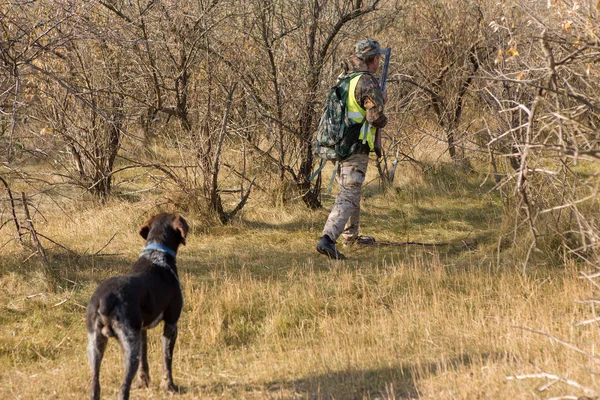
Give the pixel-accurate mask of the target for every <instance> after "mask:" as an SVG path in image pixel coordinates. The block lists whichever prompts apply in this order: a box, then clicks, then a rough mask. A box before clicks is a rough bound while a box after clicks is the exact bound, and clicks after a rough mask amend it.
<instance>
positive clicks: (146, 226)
mask: <svg viewBox="0 0 600 400" xmlns="http://www.w3.org/2000/svg"><path fill="white" fill-rule="evenodd" d="M152 220H154V217H150V218H149V219H148V221H146V222H144V225H142V226H140V236H141V237H143V238H144V240H146V239H148V233H150V225H152Z"/></svg>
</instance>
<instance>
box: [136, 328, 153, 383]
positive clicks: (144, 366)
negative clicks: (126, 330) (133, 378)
mask: <svg viewBox="0 0 600 400" xmlns="http://www.w3.org/2000/svg"><path fill="white" fill-rule="evenodd" d="M140 352H141V360H140V368H139V370H138V378H137V382H136V384H135V386H136V387H138V388H147V387H148V386H149V385H150V368H149V367H148V331H147V330H146V329H142V334H141V343H140Z"/></svg>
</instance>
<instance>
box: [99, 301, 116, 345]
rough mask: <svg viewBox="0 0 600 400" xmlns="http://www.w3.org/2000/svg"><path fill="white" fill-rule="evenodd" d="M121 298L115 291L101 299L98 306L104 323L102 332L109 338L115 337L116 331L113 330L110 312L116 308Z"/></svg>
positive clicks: (102, 323)
mask: <svg viewBox="0 0 600 400" xmlns="http://www.w3.org/2000/svg"><path fill="white" fill-rule="evenodd" d="M118 300H119V299H118V298H117V296H116V295H115V294H114V293H109V294H108V296H105V297H103V298H101V299H100V305H99V306H98V314H99V315H100V323H101V325H102V334H103V335H104V336H106V337H108V338H110V337H115V331H113V329H112V327H111V324H110V314H111V313H112V310H113V309H114V308H115V305H116V304H117V301H118Z"/></svg>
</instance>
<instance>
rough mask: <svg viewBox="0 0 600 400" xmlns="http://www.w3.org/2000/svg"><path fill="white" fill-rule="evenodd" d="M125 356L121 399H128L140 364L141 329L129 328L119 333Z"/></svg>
mask: <svg viewBox="0 0 600 400" xmlns="http://www.w3.org/2000/svg"><path fill="white" fill-rule="evenodd" d="M118 336H119V340H120V342H121V346H122V347H123V357H124V358H125V379H124V380H123V384H122V385H121V390H120V392H119V400H128V399H129V391H130V390H131V382H132V381H133V378H134V377H135V374H136V372H137V370H138V367H139V365H140V350H141V336H142V335H141V329H140V330H137V329H133V328H127V329H123V331H121V332H119V333H118Z"/></svg>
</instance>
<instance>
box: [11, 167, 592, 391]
mask: <svg viewBox="0 0 600 400" xmlns="http://www.w3.org/2000/svg"><path fill="white" fill-rule="evenodd" d="M447 178H448V177H447V176H446V175H444V171H443V170H436V171H431V172H430V173H429V175H427V176H423V177H422V181H421V182H420V183H419V184H414V185H410V184H408V183H404V184H403V185H402V186H401V187H399V188H398V189H397V190H394V191H388V192H386V193H382V192H380V191H378V189H377V188H376V187H375V186H374V185H375V184H372V185H370V186H368V187H367V190H366V195H365V199H364V203H363V208H364V213H363V228H364V231H365V233H367V234H375V235H376V236H377V237H378V239H380V240H394V241H403V240H407V239H410V240H415V241H421V242H438V243H441V242H443V243H445V245H442V246H437V247H419V246H397V247H375V248H365V249H346V250H345V252H346V253H347V256H348V258H349V259H348V260H347V261H345V262H336V261H329V260H327V259H325V258H323V257H322V256H320V255H319V254H317V253H316V251H314V245H315V244H316V240H317V238H318V236H319V235H320V230H321V228H322V224H323V223H324V221H325V218H326V216H327V210H319V211H307V210H306V209H305V208H304V207H302V206H300V205H293V204H292V205H288V206H286V207H283V206H279V207H277V206H272V205H271V204H269V203H265V202H261V201H260V200H261V199H259V198H255V199H254V201H253V202H252V203H250V204H249V206H248V208H247V209H246V210H245V211H244V213H243V215H242V216H241V219H240V220H237V221H236V222H234V223H233V224H231V225H228V226H215V225H209V224H207V223H206V221H204V220H202V219H201V218H198V217H196V216H194V215H185V217H186V218H187V219H188V220H189V221H190V223H191V225H192V231H191V234H190V237H189V240H188V244H187V246H186V247H184V248H182V249H181V252H180V254H179V256H178V257H179V258H178V260H179V261H178V265H179V269H180V273H181V276H182V284H183V287H184V292H185V293H184V294H185V308H184V311H183V315H182V319H181V321H180V328H179V331H180V335H179V338H178V342H177V347H176V350H175V360H174V375H175V380H176V383H178V384H180V385H181V386H182V388H183V392H182V393H181V394H180V395H177V396H175V397H174V398H181V399H199V398H202V399H239V398H243V399H264V398H276V399H376V398H377V399H403V398H406V399H408V398H424V399H476V398H481V399H484V398H485V399H506V398H519V399H538V398H547V397H551V396H554V395H562V394H565V393H575V394H581V393H578V391H577V390H576V389H574V388H571V387H568V386H565V385H563V384H561V383H557V384H555V385H551V386H549V387H548V388H547V389H545V390H544V391H542V392H540V391H539V390H538V389H539V388H540V387H541V386H542V385H544V384H545V383H547V381H545V380H540V379H533V380H516V381H514V380H507V377H509V376H513V375H521V374H530V373H539V372H540V371H542V372H548V373H556V374H559V375H561V376H568V377H569V378H570V379H574V380H577V381H578V382H580V383H581V384H584V385H586V386H588V387H592V388H593V387H595V381H594V375H593V374H590V373H589V371H590V370H594V369H595V368H596V365H595V364H594V363H593V362H592V360H591V359H590V358H589V357H587V356H586V355H583V354H578V353H576V352H574V351H571V350H569V349H568V348H566V347H565V346H563V345H560V344H557V343H556V342H553V341H552V340H550V339H549V338H548V337H545V336H543V335H539V334H535V333H532V332H530V331H527V330H525V329H522V328H530V329H534V330H537V331H541V332H546V333H549V334H551V335H553V336H555V337H557V338H561V339H562V340H565V341H568V342H570V343H575V344H577V345H578V346H580V347H581V348H583V349H585V350H590V351H592V349H593V346H594V343H595V341H596V340H597V339H598V338H597V334H596V331H595V330H593V329H590V328H589V326H582V327H577V326H576V323H577V322H578V321H580V320H583V319H586V318H588V317H589V310H588V309H587V308H586V306H584V305H582V304H579V303H576V302H575V300H578V299H584V298H591V297H592V296H593V290H592V289H593V288H592V285H590V284H589V282H587V281H585V280H582V279H579V275H578V274H579V271H578V269H579V266H578V265H576V264H572V263H569V264H567V265H563V266H561V267H560V268H557V267H553V266H550V265H548V263H544V262H540V263H539V264H538V265H535V266H531V267H530V268H529V269H528V270H527V272H526V274H525V275H524V274H523V273H522V268H521V266H519V265H511V260H512V258H511V257H505V256H504V252H507V253H510V252H509V251H507V250H505V247H503V246H498V240H499V238H500V239H501V237H500V234H499V233H500V232H501V230H502V223H503V221H502V217H501V215H500V205H499V204H498V199H496V198H495V197H494V195H493V192H488V191H487V188H486V187H480V181H479V180H478V178H477V177H463V178H461V179H454V180H452V179H447ZM325 201H326V203H327V205H328V206H329V205H330V202H331V201H332V197H331V198H326V199H325ZM155 204H156V202H155V199H154V198H151V197H141V198H140V199H138V200H136V201H129V202H127V201H123V200H121V201H117V200H115V201H111V202H109V203H108V204H107V205H105V206H103V207H100V206H98V205H93V204H88V205H87V206H81V205H78V206H77V208H72V209H69V208H64V207H63V211H62V212H60V211H58V210H56V209H54V210H53V212H52V213H50V214H48V215H49V216H51V217H50V218H47V219H46V222H42V220H41V219H40V222H39V225H38V226H37V228H38V229H39V230H40V231H42V232H44V234H45V235H47V236H49V237H52V238H53V239H54V240H55V241H56V242H58V243H60V244H62V245H63V246H65V247H67V248H69V249H70V250H71V251H72V252H70V251H68V250H65V249H64V248H61V247H58V246H56V245H52V244H51V243H47V242H46V245H47V246H48V252H49V254H50V256H49V257H50V261H49V263H50V270H51V276H50V277H49V276H47V274H43V273H42V272H40V271H41V269H40V266H39V264H38V261H37V259H36V258H29V259H28V260H26V258H27V256H28V254H29V253H28V252H27V251H25V250H23V249H19V248H17V247H16V246H14V247H11V245H8V246H5V247H4V248H2V249H1V250H0V251H1V256H2V258H1V260H2V265H1V266H0V273H1V274H2V275H1V279H0V307H1V312H0V397H1V398H6V399H11V398H14V399H79V398H83V397H85V396H87V388H88V383H89V372H88V366H87V360H86V354H85V346H86V332H85V324H84V314H85V310H84V308H85V305H86V303H87V300H88V299H89V296H90V295H91V293H92V292H93V290H94V289H95V287H96V285H97V284H98V282H99V281H100V280H102V279H104V278H106V277H108V276H110V275H113V274H117V273H123V272H125V271H127V269H128V266H129V265H130V264H131V263H132V262H133V261H134V260H135V259H136V257H137V255H138V252H139V249H140V248H141V247H142V244H143V243H142V239H141V238H140V237H139V236H138V235H137V233H136V232H137V227H138V226H139V225H140V224H141V223H142V222H143V221H144V219H145V218H146V217H147V216H148V215H150V214H151V213H154V212H156V211H157V207H156V205H155ZM164 208H165V207H163V209H164ZM49 209H50V208H49ZM167 209H168V207H167ZM6 229H7V228H5V230H4V232H3V234H4V235H7V234H8V232H7V230H6ZM113 235H114V237H113ZM111 238H112V239H111ZM498 251H500V252H498ZM49 279H50V280H51V281H52V282H53V284H52V285H50V284H49ZM149 338H150V345H149V358H150V369H151V377H152V378H153V379H154V380H153V382H152V384H151V388H150V389H147V390H146V389H144V390H136V391H134V392H133V398H148V399H152V398H163V397H165V396H164V394H163V393H162V392H161V391H160V389H159V388H158V382H159V380H160V379H159V378H160V365H161V364H160V329H155V330H153V331H151V332H150V334H149ZM122 373H123V368H122V359H121V354H120V352H119V350H118V346H117V345H116V343H114V342H111V343H110V344H109V350H108V351H107V354H106V358H105V360H104V362H103V366H102V371H101V382H102V388H103V394H104V398H114V397H116V391H117V389H118V386H119V384H120V380H121V379H122Z"/></svg>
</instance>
